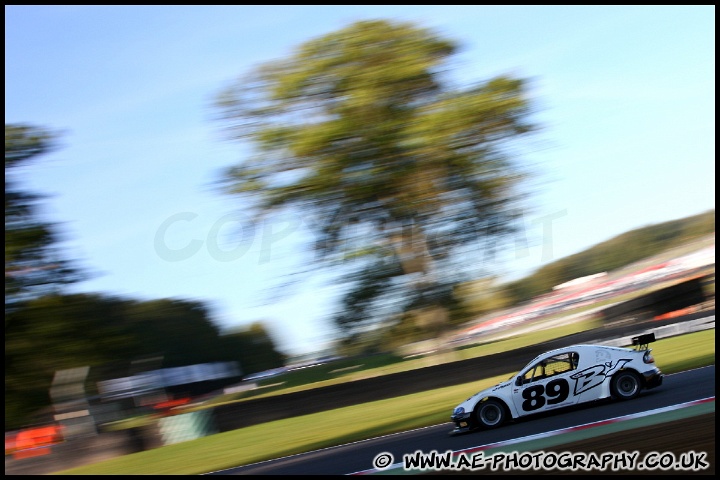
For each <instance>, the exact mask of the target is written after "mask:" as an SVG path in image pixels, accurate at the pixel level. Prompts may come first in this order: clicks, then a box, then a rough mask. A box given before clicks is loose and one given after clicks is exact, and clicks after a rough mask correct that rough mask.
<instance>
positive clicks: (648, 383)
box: [643, 368, 665, 389]
mask: <svg viewBox="0 0 720 480" xmlns="http://www.w3.org/2000/svg"><path fill="white" fill-rule="evenodd" d="M643 377H644V379H645V388H647V389H651V388H655V387H659V386H660V385H662V382H663V378H665V375H663V374H662V372H661V371H660V369H658V368H653V369H652V370H648V371H647V372H643Z"/></svg>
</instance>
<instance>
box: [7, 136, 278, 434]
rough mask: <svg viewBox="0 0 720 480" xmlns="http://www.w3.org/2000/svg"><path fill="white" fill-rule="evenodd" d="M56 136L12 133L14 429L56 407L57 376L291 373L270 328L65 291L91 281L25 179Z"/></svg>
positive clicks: (10, 399) (176, 304)
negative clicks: (222, 366) (211, 369)
mask: <svg viewBox="0 0 720 480" xmlns="http://www.w3.org/2000/svg"><path fill="white" fill-rule="evenodd" d="M56 138H57V133H54V132H50V131H48V130H46V129H43V128H38V127H34V126H30V125H6V126H5V428H6V430H7V429H12V428H18V427H21V426H23V425H27V424H29V423H30V422H32V421H33V418H34V417H33V416H34V414H35V412H37V411H39V410H41V409H45V408H47V407H49V406H50V404H51V401H50V396H49V388H50V385H51V382H52V379H53V375H54V374H55V372H56V371H58V370H63V369H68V368H76V367H82V366H90V367H93V368H92V369H91V376H90V378H88V384H87V388H88V393H90V394H92V393H94V391H93V389H94V388H95V387H96V381H99V380H106V379H108V378H119V377H125V376H129V375H130V374H131V373H137V372H131V366H132V364H133V362H135V361H136V360H138V359H143V358H147V357H152V356H154V357H161V358H162V365H161V366H162V367H163V368H166V367H177V366H185V365H193V364H198V363H210V362H232V361H237V362H238V363H239V366H240V368H241V369H242V371H243V374H249V373H253V372H259V371H263V370H266V369H270V368H275V367H280V366H282V365H284V362H285V359H284V357H283V355H282V354H281V353H279V352H278V351H277V350H276V348H275V346H274V344H273V342H272V339H271V338H270V336H269V335H268V333H267V332H266V331H265V329H264V327H263V325H262V324H261V323H255V324H253V325H251V326H250V327H249V328H247V329H242V330H237V331H233V332H229V333H222V332H221V331H220V330H219V329H218V327H217V326H216V325H214V324H213V322H212V320H211V314H210V312H209V311H208V308H207V307H206V306H205V305H204V304H202V303H200V302H197V301H188V300H178V299H159V300H151V301H138V300H133V299H126V298H117V297H112V296H108V295H99V294H67V293H63V290H62V286H63V285H67V284H69V283H73V282H76V281H78V280H80V279H82V278H84V277H83V275H82V274H81V273H80V269H79V268H78V267H77V266H75V265H73V264H72V262H71V261H69V260H67V259H64V258H63V255H62V252H59V251H58V249H57V243H58V237H57V233H56V229H55V227H54V226H53V225H50V224H47V223H44V222H43V221H42V220H41V218H40V204H41V200H42V197H39V196H37V195H35V194H32V193H30V192H26V191H24V190H23V189H22V187H21V186H20V178H19V177H20V174H21V170H22V167H23V166H25V165H28V164H29V163H30V162H32V161H34V160H37V158H38V157H39V156H41V155H42V154H44V153H47V152H49V151H51V150H52V149H53V148H54V146H55V141H56ZM102 375H107V377H105V378H102Z"/></svg>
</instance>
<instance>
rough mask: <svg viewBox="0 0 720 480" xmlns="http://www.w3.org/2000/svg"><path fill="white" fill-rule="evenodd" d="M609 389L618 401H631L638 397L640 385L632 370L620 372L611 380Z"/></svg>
mask: <svg viewBox="0 0 720 480" xmlns="http://www.w3.org/2000/svg"><path fill="white" fill-rule="evenodd" d="M610 389H611V392H612V394H613V397H615V398H617V399H618V400H631V399H633V398H635V397H637V396H638V395H640V390H642V383H641V382H640V377H639V376H638V374H637V373H635V372H633V371H632V370H621V371H619V372H618V373H616V374H615V376H614V377H613V378H612V383H611V384H610Z"/></svg>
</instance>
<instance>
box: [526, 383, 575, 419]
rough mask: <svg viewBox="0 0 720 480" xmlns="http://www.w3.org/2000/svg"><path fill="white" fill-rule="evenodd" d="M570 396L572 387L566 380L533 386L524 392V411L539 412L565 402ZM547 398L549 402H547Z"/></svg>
mask: <svg viewBox="0 0 720 480" xmlns="http://www.w3.org/2000/svg"><path fill="white" fill-rule="evenodd" d="M569 394H570V385H569V384H568V382H567V380H565V379H564V378H558V379H557V380H552V381H550V382H548V383H547V384H546V385H544V386H543V385H533V386H531V387H528V388H526V389H525V390H523V392H522V397H523V398H524V399H525V401H524V402H523V403H522V409H523V410H525V411H528V412H529V411H531V410H537V409H538V408H542V407H544V406H545V403H547V404H548V405H555V404H556V403H560V402H563V401H565V399H566V398H567V397H568V395H569ZM545 397H547V400H545Z"/></svg>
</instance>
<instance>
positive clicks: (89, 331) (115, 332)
mask: <svg viewBox="0 0 720 480" xmlns="http://www.w3.org/2000/svg"><path fill="white" fill-rule="evenodd" d="M8 317H9V318H8ZM7 323H9V324H10V325H11V327H12V328H9V329H8V328H6V331H5V422H6V423H5V425H6V428H9V427H17V426H22V425H27V424H28V423H31V422H32V421H33V419H34V414H35V413H36V412H38V411H40V410H42V409H44V408H47V407H49V406H50V398H49V396H48V391H49V388H50V385H51V381H52V378H53V375H54V373H55V372H56V371H58V370H62V369H68V368H76V367H83V366H88V367H91V369H90V375H89V378H88V383H87V385H86V390H87V393H88V394H94V393H97V392H96V390H95V388H96V382H97V381H99V380H108V379H110V378H119V377H126V376H128V375H130V374H132V373H138V372H131V367H132V365H133V363H134V362H137V361H139V360H142V359H147V358H157V359H159V360H158V364H157V365H155V368H160V367H164V368H167V367H177V366H184V365H193V364H198V363H212V362H229V361H236V362H238V363H239V364H240V366H241V368H242V369H243V370H244V373H246V374H247V373H251V372H253V371H258V370H265V369H269V368H275V367H279V366H282V365H283V363H284V358H283V356H282V355H281V354H280V353H278V352H277V350H276V349H275V347H274V345H273V343H272V341H271V339H270V337H269V336H268V335H267V333H266V332H265V330H264V328H263V327H262V325H261V324H255V325H253V326H252V327H251V328H250V329H248V330H247V331H243V332H236V333H233V334H228V335H222V334H221V332H220V330H219V329H218V328H217V327H216V326H215V325H214V324H213V323H212V321H211V319H210V315H209V312H208V310H207V308H206V307H205V306H204V305H203V304H201V303H199V302H195V301H188V300H178V299H162V300H153V301H136V300H128V299H121V298H112V297H107V296H101V295H88V294H78V295H52V296H44V297H41V298H38V299H35V300H31V301H28V302H26V303H25V304H24V306H23V308H20V309H17V310H15V311H13V312H11V313H9V314H8V315H7V316H6V324H7ZM255 369H257V370H255Z"/></svg>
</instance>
